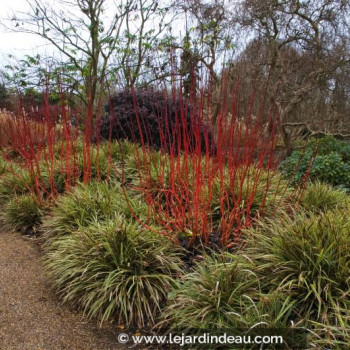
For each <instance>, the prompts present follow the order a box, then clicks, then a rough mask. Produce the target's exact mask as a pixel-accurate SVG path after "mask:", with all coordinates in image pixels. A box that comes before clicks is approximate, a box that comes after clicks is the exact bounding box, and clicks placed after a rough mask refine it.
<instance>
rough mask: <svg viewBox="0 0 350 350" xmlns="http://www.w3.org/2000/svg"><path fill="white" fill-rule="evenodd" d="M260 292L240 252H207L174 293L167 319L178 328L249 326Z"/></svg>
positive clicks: (170, 298)
mask: <svg viewBox="0 0 350 350" xmlns="http://www.w3.org/2000/svg"><path fill="white" fill-rule="evenodd" d="M258 296H259V281H258V280H257V278H256V277H255V276H254V273H253V272H252V271H250V270H248V269H246V268H245V266H244V265H242V263H241V262H240V258H239V257H238V256H235V255H232V254H223V255H220V254H215V255H206V256H205V258H204V260H203V261H200V262H199V263H198V264H197V266H195V268H194V270H193V271H192V272H190V273H188V274H186V275H185V276H184V278H183V281H182V282H179V283H178V285H177V288H174V290H173V291H172V293H171V294H170V296H169V302H168V306H167V308H166V310H165V312H164V313H163V322H164V323H166V324H168V325H169V326H170V328H174V329H178V330H185V329H193V330H198V331H200V330H201V329H205V330H217V329H220V328H224V329H228V328H237V327H245V326H246V324H245V322H244V320H245V313H246V311H247V308H248V306H249V305H252V304H251V301H252V299H255V300H256V298H258Z"/></svg>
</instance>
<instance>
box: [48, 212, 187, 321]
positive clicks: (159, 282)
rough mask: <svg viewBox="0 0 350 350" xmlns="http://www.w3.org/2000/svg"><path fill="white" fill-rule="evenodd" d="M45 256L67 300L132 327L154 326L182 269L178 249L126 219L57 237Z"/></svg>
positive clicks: (60, 292) (89, 313)
mask: <svg viewBox="0 0 350 350" xmlns="http://www.w3.org/2000/svg"><path fill="white" fill-rule="evenodd" d="M46 252H47V254H46V256H45V261H46V267H47V270H48V273H49V276H50V277H51V280H52V282H53V285H54V286H55V287H56V289H57V290H58V292H59V294H60V295H61V296H62V297H63V300H64V301H66V302H70V303H73V304H75V305H77V306H78V307H80V308H81V309H83V310H84V312H85V313H86V314H87V315H88V316H90V317H97V318H98V319H100V320H101V321H104V320H116V321H117V322H118V324H120V325H122V324H124V325H127V326H130V325H135V326H138V327H144V326H146V325H152V324H154V322H155V320H156V317H157V315H158V314H159V312H160V310H161V308H162V306H163V303H164V302H165V301H166V298H167V294H168V291H169V290H170V289H171V287H172V286H173V285H174V283H175V278H176V277H178V276H179V275H180V274H181V273H182V269H183V267H182V262H181V259H180V253H179V251H178V247H176V246H175V245H173V243H172V242H170V241H169V240H168V239H166V238H165V237H162V236H159V235H158V234H156V233H154V232H151V231H148V230H145V229H142V228H140V226H139V225H138V224H137V223H134V222H131V221H130V220H126V219H125V218H124V217H123V216H121V215H119V216H115V217H114V218H113V220H108V221H106V222H104V223H100V222H97V221H96V222H94V223H91V225H89V226H87V227H80V229H79V230H77V231H73V232H72V233H71V234H69V235H58V236H54V237H52V238H50V239H49V241H48V243H47V245H46Z"/></svg>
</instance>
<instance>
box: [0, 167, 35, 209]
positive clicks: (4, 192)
mask: <svg viewBox="0 0 350 350" xmlns="http://www.w3.org/2000/svg"><path fill="white" fill-rule="evenodd" d="M34 185H35V182H34V179H33V178H32V176H31V175H30V174H29V172H28V171H25V170H19V171H17V172H14V171H10V172H7V173H5V174H3V176H1V178H0V205H3V204H4V203H6V202H7V201H8V200H10V199H11V197H13V195H16V194H18V195H20V194H26V193H29V192H30V190H31V189H32V188H34Z"/></svg>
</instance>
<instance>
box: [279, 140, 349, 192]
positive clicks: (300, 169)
mask: <svg viewBox="0 0 350 350" xmlns="http://www.w3.org/2000/svg"><path fill="white" fill-rule="evenodd" d="M280 169H281V171H282V172H283V173H284V174H285V176H286V177H288V178H289V179H290V181H291V183H292V184H298V183H300V182H301V181H303V180H304V179H306V178H308V179H310V180H311V181H315V180H319V181H323V182H326V183H329V184H331V185H333V186H343V187H346V188H350V144H349V143H346V142H344V141H339V140H336V139H335V138H333V137H324V138H322V139H313V140H312V141H310V142H309V144H308V145H307V147H306V148H305V150H303V151H300V150H297V151H294V152H293V153H292V155H291V156H290V157H288V158H286V159H285V160H284V161H283V162H282V163H281V165H280Z"/></svg>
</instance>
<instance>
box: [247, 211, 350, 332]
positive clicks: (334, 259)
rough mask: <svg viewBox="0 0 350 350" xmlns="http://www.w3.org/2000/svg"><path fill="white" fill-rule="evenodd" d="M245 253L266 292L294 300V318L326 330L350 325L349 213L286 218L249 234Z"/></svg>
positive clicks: (250, 231) (335, 212)
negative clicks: (321, 326) (273, 292)
mask: <svg viewBox="0 0 350 350" xmlns="http://www.w3.org/2000/svg"><path fill="white" fill-rule="evenodd" d="M245 253H246V254H247V255H248V256H249V257H250V259H251V260H252V262H253V263H252V267H251V268H252V269H253V270H254V271H255V272H256V274H257V276H258V277H259V280H260V282H261V284H262V285H263V286H264V288H265V290H269V291H270V290H276V291H278V292H279V293H281V294H282V295H285V297H289V298H290V299H291V301H293V302H295V305H296V310H295V316H296V317H297V318H299V319H304V320H307V321H310V322H314V323H318V324H321V325H325V326H328V325H329V326H333V327H349V325H350V323H349V321H350V298H349V295H350V278H349V276H350V221H349V213H348V211H347V210H341V209H336V210H334V211H325V212H323V213H321V214H315V213H310V214H304V213H301V214H296V213H295V215H294V217H293V218H290V217H288V216H287V215H285V216H283V217H281V219H280V220H276V221H265V222H261V223H260V224H259V226H258V227H256V228H255V229H251V230H249V231H248V232H247V248H246V251H245Z"/></svg>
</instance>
